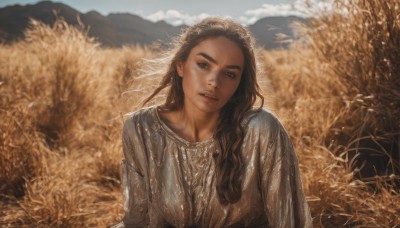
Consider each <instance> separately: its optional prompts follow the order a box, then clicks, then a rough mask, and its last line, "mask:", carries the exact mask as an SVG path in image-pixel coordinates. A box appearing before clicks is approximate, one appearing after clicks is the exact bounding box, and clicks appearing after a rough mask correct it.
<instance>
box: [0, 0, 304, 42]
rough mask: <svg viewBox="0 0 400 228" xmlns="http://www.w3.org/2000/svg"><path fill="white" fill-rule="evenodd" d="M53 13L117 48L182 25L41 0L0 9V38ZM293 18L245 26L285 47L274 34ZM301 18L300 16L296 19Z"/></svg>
mask: <svg viewBox="0 0 400 228" xmlns="http://www.w3.org/2000/svg"><path fill="white" fill-rule="evenodd" d="M54 12H57V14H58V16H61V17H63V18H64V19H65V21H66V22H67V23H68V24H72V25H77V24H79V22H78V18H80V20H81V22H82V23H83V24H84V25H85V26H86V27H87V28H89V31H88V34H89V36H91V37H95V38H96V39H97V40H98V41H99V42H100V43H101V44H102V45H104V46H108V47H120V46H122V45H128V44H135V43H137V44H142V45H146V44H151V43H153V42H156V41H161V42H168V41H170V40H171V38H172V37H174V36H176V35H177V34H179V33H180V32H181V31H182V30H183V29H184V28H185V27H186V26H184V25H182V26H172V25H170V24H167V23H166V22H165V21H159V22H156V23H153V22H151V21H148V20H145V19H143V18H141V17H139V16H136V15H132V14H127V13H113V14H109V15H107V16H103V15H101V14H100V13H98V12H96V11H90V12H87V13H81V12H79V11H77V10H75V9H73V8H71V7H69V6H68V5H65V4H62V3H56V2H51V1H41V2H38V3H37V4H34V5H24V6H21V5H13V6H7V7H4V8H0V40H3V42H6V43H9V42H12V41H14V40H18V39H21V38H23V30H25V29H26V28H27V27H28V21H29V18H35V19H37V20H39V21H42V22H44V23H45V24H48V25H52V24H53V23H54V21H55V19H56V16H55V15H54ZM295 19H299V18H295V17H273V18H269V17H267V18H263V19H261V20H259V21H257V22H256V23H255V24H253V25H250V26H249V30H250V31H251V32H252V33H253V35H254V36H255V38H256V40H257V42H258V43H259V45H261V46H264V47H266V48H276V47H285V45H282V44H278V43H276V34H277V33H284V34H286V35H288V36H293V35H292V31H291V29H290V27H289V24H290V22H291V21H293V20H295ZM299 20H301V19H299Z"/></svg>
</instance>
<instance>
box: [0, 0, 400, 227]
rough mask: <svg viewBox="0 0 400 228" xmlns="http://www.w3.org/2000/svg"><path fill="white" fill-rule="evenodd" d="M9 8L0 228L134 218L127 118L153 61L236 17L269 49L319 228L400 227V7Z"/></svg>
mask: <svg viewBox="0 0 400 228" xmlns="http://www.w3.org/2000/svg"><path fill="white" fill-rule="evenodd" d="M0 7H1V8H0V116H1V121H0V226H11V227H20V226H41V227H54V226H57V227H76V226H85V227H87V226H89V227H91V226H93V227H98V226H101V227H104V226H110V225H112V224H114V223H117V222H118V221H119V220H120V219H121V218H122V216H123V209H122V194H121V190H120V176H119V163H120V161H121V159H122V151H121V142H120V141H121V139H120V138H121V134H120V133H121V129H122V124H123V121H124V116H125V114H126V113H129V112H131V111H134V110H136V109H138V108H140V102H141V100H143V98H145V97H146V96H147V95H148V94H149V93H150V91H152V90H153V89H154V87H155V85H157V83H158V80H159V77H158V76H154V77H143V76H142V75H141V71H140V68H141V67H143V66H145V65H144V63H143V60H144V59H154V58H156V57H159V56H160V53H161V52H162V50H164V49H165V48H168V45H169V43H170V41H171V39H172V38H173V37H174V36H176V35H177V34H179V33H180V32H182V31H183V29H184V28H185V26H187V25H190V24H192V23H195V22H197V21H198V20H200V19H202V18H204V17H206V16H224V17H225V16H227V17H231V18H233V19H234V20H236V21H238V22H240V23H242V24H244V25H246V26H248V28H249V30H250V31H251V32H252V33H253V34H254V36H255V38H256V39H257V42H258V45H259V58H260V62H261V64H262V65H261V67H262V68H263V71H264V74H262V75H260V76H259V82H260V85H261V87H262V89H263V95H264V96H265V97H266V100H267V102H266V108H268V109H270V110H272V111H273V112H274V113H276V114H277V115H278V116H279V117H280V119H281V120H282V122H283V124H284V126H285V127H286V129H287V130H288V132H289V134H290V137H291V139H292V141H293V143H294V146H295V148H296V152H297V155H298V157H299V162H300V169H301V175H302V181H303V186H304V189H305V193H306V195H307V200H308V202H309V204H310V208H311V212H312V216H313V218H314V225H315V226H316V227H343V226H345V227H346V226H350V227H353V226H360V227H380V226H384V227H396V226H399V225H400V218H399V216H398V215H399V214H400V195H399V186H400V185H399V184H400V183H399V180H400V176H399V174H400V168H399V156H400V151H399V146H400V145H399V144H400V118H399V117H400V92H399V91H400V75H399V74H400V73H399V72H400V61H399V59H400V3H399V2H398V1H397V0H386V1H385V0H363V1H361V0H355V1H345V0H338V1H335V2H326V1H262V2H261V1H256V0H255V1H250V2H242V1H229V2H228V1H213V2H209V3H207V4H205V3H204V2H203V3H202V4H200V3H198V2H184V1H169V2H167V1H156V0H151V1H139V0H131V1H128V0H124V1H123V0H120V1H117V0H114V1H96V2H94V1H58V2H51V1H40V2H36V1H1V2H0ZM146 64H150V63H148V62H146ZM149 67H151V65H149ZM158 100H159V101H160V100H162V96H161V97H159V98H158ZM152 104H154V103H152Z"/></svg>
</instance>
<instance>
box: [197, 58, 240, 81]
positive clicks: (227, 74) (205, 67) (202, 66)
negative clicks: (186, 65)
mask: <svg viewBox="0 0 400 228" xmlns="http://www.w3.org/2000/svg"><path fill="white" fill-rule="evenodd" d="M197 65H198V66H199V67H200V68H201V69H208V68H209V64H208V63H206V62H197ZM224 75H225V76H227V77H228V78H231V79H233V78H235V77H236V74H235V73H232V72H229V71H227V72H225V73H224Z"/></svg>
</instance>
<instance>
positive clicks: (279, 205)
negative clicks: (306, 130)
mask: <svg viewBox="0 0 400 228" xmlns="http://www.w3.org/2000/svg"><path fill="white" fill-rule="evenodd" d="M273 120H274V121H272V124H269V126H268V127H269V128H270V129H273V130H272V132H271V134H270V135H269V140H266V141H265V143H266V144H267V145H265V147H264V149H265V150H266V151H261V153H262V154H263V153H264V156H263V155H262V158H263V159H261V189H262V195H263V200H264V209H265V212H266V214H267V218H268V223H269V226H270V227H312V218H311V215H310V211H309V208H308V204H307V201H306V200H305V196H304V192H303V188H302V184H301V180H300V175H299V167H298V161H297V157H296V154H295V152H294V148H293V145H292V143H291V141H290V139H289V136H288V135H287V133H286V131H285V129H284V128H283V126H282V125H281V124H280V123H279V121H278V120H277V119H276V118H273Z"/></svg>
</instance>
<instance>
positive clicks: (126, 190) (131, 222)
mask: <svg viewBox="0 0 400 228" xmlns="http://www.w3.org/2000/svg"><path fill="white" fill-rule="evenodd" d="M137 136H138V135H137V131H136V129H135V125H134V124H133V121H132V119H130V118H129V119H128V120H127V121H126V122H125V124H124V128H123V131H122V149H123V152H124V157H125V159H124V160H123V161H122V162H121V185H122V186H121V187H122V192H123V196H124V210H125V216H124V218H123V220H122V223H123V226H122V227H145V226H147V225H148V223H149V216H148V199H147V191H146V185H145V180H144V175H143V169H142V167H141V165H140V163H141V162H140V161H141V160H143V155H144V154H143V153H144V152H143V151H140V150H141V149H140V148H141V147H140V146H139V145H136V147H135V146H134V145H133V143H132V138H135V137H136V138H137ZM140 153H142V154H140ZM121 225H122V224H121Z"/></svg>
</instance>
